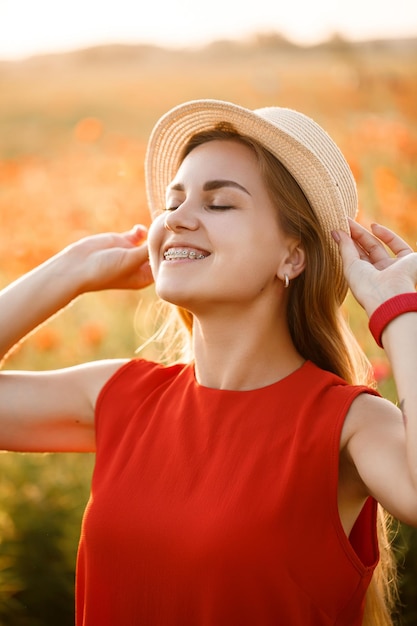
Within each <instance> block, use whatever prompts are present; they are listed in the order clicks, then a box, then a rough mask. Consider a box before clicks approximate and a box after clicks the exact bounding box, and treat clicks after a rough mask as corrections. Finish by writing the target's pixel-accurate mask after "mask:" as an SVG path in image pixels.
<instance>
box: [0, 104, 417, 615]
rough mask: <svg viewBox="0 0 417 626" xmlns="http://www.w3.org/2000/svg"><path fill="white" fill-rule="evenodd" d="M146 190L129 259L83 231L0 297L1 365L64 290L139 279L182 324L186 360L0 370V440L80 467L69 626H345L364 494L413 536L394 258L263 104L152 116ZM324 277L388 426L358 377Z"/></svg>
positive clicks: (345, 181)
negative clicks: (362, 346) (372, 378)
mask: <svg viewBox="0 0 417 626" xmlns="http://www.w3.org/2000/svg"><path fill="white" fill-rule="evenodd" d="M146 179H147V189H148V199H149V204H150V208H151V211H152V213H153V216H154V219H153V222H152V225H151V227H150V231H149V236H148V243H144V238H145V237H146V233H145V231H144V229H143V228H142V227H135V228H134V229H132V231H130V232H128V233H124V234H120V235H119V234H104V235H98V236H94V237H89V238H86V239H84V240H81V241H80V242H78V243H76V244H74V245H72V246H69V247H68V248H66V249H65V250H63V251H62V252H61V253H60V254H58V255H56V256H55V257H53V258H52V259H50V260H49V261H48V262H47V263H45V264H44V265H42V266H40V267H39V268H37V269H36V270H34V271H33V272H31V273H30V274H28V275H27V276H25V277H23V278H22V279H21V280H20V281H17V282H16V283H15V284H13V285H11V286H10V287H9V288H8V289H6V290H4V292H3V293H2V294H1V309H0V310H1V318H0V320H1V328H2V329H3V333H2V353H3V354H6V353H7V352H8V351H9V350H10V349H11V348H12V347H13V346H14V345H15V344H16V343H17V342H19V341H20V340H21V339H22V337H24V336H25V335H26V334H27V333H28V332H30V331H31V330H32V329H33V328H35V327H36V326H37V325H38V324H40V323H42V322H43V321H44V320H45V319H47V318H48V317H50V316H51V315H53V314H54V313H56V312H57V311H58V310H60V309H61V308H63V307H64V306H65V305H67V304H68V303H69V302H71V301H72V300H73V299H74V298H76V297H77V296H79V295H80V294H82V293H84V292H87V291H92V290H98V289H112V288H141V287H143V286H146V285H148V284H150V283H151V281H152V280H154V281H155V288H156V292H157V294H158V295H159V296H160V298H162V299H163V300H165V301H167V302H169V303H172V304H173V305H175V306H176V307H177V308H178V310H179V312H180V315H181V318H182V320H183V321H184V322H185V325H186V327H187V328H188V329H189V331H190V339H191V347H192V352H193V357H192V360H191V361H190V362H189V363H183V364H181V363H177V364H174V365H170V366H163V365H160V364H156V363H151V362H147V361H145V360H141V359H138V360H133V361H120V360H117V361H114V360H109V361H104V362H99V363H89V364H85V365H78V366H75V367H73V368H70V369H64V370H59V371H53V372H39V373H30V372H3V373H2V374H1V376H0V418H1V424H2V427H1V438H2V439H1V444H2V448H4V449H7V450H26V451H29V450H49V451H70V450H71V451H74V450H75V451H87V450H88V451H91V450H95V451H96V465H95V470H94V475H93V481H92V492H91V498H90V501H89V504H88V506H87V510H86V513H85V517H84V521H83V528H82V534H81V541H80V548H79V555H78V565H77V623H78V625H79V626H92V625H94V626H96V625H97V624H100V625H107V624H109V625H110V624H115V623H119V624H123V625H124V626H128V625H131V624H132V625H133V624H141V625H143V624H149V625H157V624H161V625H167V626H168V625H173V624H178V625H184V624H190V625H193V626H194V625H195V626H200V625H201V626H203V625H204V626H206V625H213V626H221V625H223V624H224V625H226V624H227V625H228V626H231V625H235V626H244V625H249V624H250V625H251V626H252V625H254V624H257V625H262V626H269V625H272V624H274V625H276V624H288V625H289V624H291V625H292V626H298V625H299V626H306V625H307V624H311V625H314V626H316V625H317V626H320V625H323V626H324V625H330V624H338V625H342V624H343V625H346V626H348V625H349V626H356V625H359V624H362V623H363V614H364V607H365V596H366V594H367V589H368V586H369V585H370V582H371V579H372V575H373V572H374V569H375V567H376V564H377V561H378V545H377V530H376V527H377V502H379V503H381V505H382V506H383V507H384V508H385V509H386V510H387V511H388V512H390V513H391V514H393V515H394V516H396V517H397V518H398V519H400V520H404V521H405V522H407V523H409V524H414V525H417V470H416V468H417V433H416V430H417V398H416V394H417V392H416V390H415V384H414V382H415V381H414V379H415V371H416V367H417V315H416V311H417V294H416V291H415V286H416V282H417V254H416V253H413V252H412V250H411V249H410V247H409V246H408V245H407V244H406V243H405V242H404V241H403V240H401V239H400V238H399V237H398V236H397V235H395V234H394V233H392V232H390V231H389V230H387V229H386V228H384V227H382V226H377V225H374V226H373V227H372V232H368V231H367V230H365V229H364V228H362V227H361V226H360V225H359V224H357V223H356V222H354V221H353V218H354V216H355V213H356V208H357V198H356V190H355V184H354V181H353V178H352V175H351V173H350V170H349V168H348V166H347V164H346V162H345V160H344V158H343V156H342V155H341V153H340V151H339V149H338V148H337V147H336V146H335V144H334V143H333V141H332V140H331V139H330V138H329V137H328V135H327V134H326V133H325V132H324V131H323V130H322V129H321V128H320V127H319V126H317V125H316V124H315V123H314V122H313V121H312V120H310V119H309V118H307V117H305V116H304V115H302V114H300V113H297V112H294V111H290V110H287V109H280V108H275V107H274V108H267V109H261V110H259V111H249V110H247V109H244V108H242V107H239V106H236V105H234V104H231V103H225V102H219V101H212V100H203V101H194V102H190V103H186V104H184V105H181V106H179V107H176V108H175V109H173V110H172V111H170V112H169V113H168V114H167V115H166V116H164V117H163V118H162V119H161V120H160V121H159V122H158V124H157V125H156V127H155V129H154V131H153V133H152V136H151V139H150V142H149V147H148V153H147V157H146ZM349 231H350V236H349ZM386 246H387V247H388V251H387V247H386ZM148 247H149V262H150V265H149V264H148V260H147V259H148ZM389 250H390V251H392V253H393V255H391V254H390V253H389ZM150 268H151V269H150ZM347 285H349V286H350V288H351V289H352V291H353V293H354V295H355V297H356V298H357V300H358V301H359V302H360V304H361V305H362V306H363V307H364V308H365V310H366V312H367V313H368V315H369V316H371V322H370V325H371V330H372V331H373V332H374V334H375V337H376V339H377V341H378V342H380V341H381V340H382V342H383V346H384V348H385V350H386V352H387V355H388V357H389V359H390V361H391V364H392V368H393V372H394V375H395V380H396V383H397V387H398V394H399V398H400V400H401V403H400V407H401V410H400V409H398V408H396V407H395V406H393V405H392V404H391V403H390V402H388V401H386V400H384V399H382V398H381V397H379V396H378V394H377V393H376V392H375V391H374V390H373V389H372V387H371V386H369V378H366V377H365V376H366V374H365V370H366V368H365V359H364V357H363V355H362V354H361V353H360V351H359V350H358V348H357V346H356V344H355V342H354V341H353V339H352V337H351V336H350V334H349V330H348V329H347V327H346V325H345V324H344V321H343V317H342V315H341V312H340V305H341V303H342V302H343V299H344V297H345V295H346V291H347ZM39 294H42V298H40V297H39ZM359 367H360V368H361V369H359ZM374 597H375V598H376V600H375V601H374V602H373V603H371V602H369V603H368V606H367V609H366V610H367V618H366V619H368V620H370V621H368V623H372V624H377V623H379V624H383V623H385V624H387V623H389V616H388V614H387V611H386V610H385V608H384V606H383V604H382V602H381V599H380V597H379V599H378V595H375V594H374Z"/></svg>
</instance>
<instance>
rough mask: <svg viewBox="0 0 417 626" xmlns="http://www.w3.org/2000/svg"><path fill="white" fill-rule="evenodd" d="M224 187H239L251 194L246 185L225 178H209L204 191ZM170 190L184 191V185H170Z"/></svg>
mask: <svg viewBox="0 0 417 626" xmlns="http://www.w3.org/2000/svg"><path fill="white" fill-rule="evenodd" d="M223 187H234V188H235V189H239V190H240V191H243V192H244V193H247V194H248V196H250V195H251V194H250V193H249V191H248V190H247V189H246V188H245V187H243V185H239V183H237V182H236V181H234V180H223V179H219V180H208V181H207V182H206V183H204V185H203V191H213V190H215V189H222V188H223ZM169 190H172V191H184V185H183V184H182V183H176V184H175V185H170V186H169V187H168V191H169Z"/></svg>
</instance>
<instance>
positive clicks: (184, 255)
mask: <svg viewBox="0 0 417 626" xmlns="http://www.w3.org/2000/svg"><path fill="white" fill-rule="evenodd" d="M208 256H209V255H208V253H204V252H201V251H200V250H194V249H192V248H169V249H168V250H167V251H166V252H164V259H165V261H174V260H177V259H191V260H195V261H199V260H200V259H205V258H206V257H208Z"/></svg>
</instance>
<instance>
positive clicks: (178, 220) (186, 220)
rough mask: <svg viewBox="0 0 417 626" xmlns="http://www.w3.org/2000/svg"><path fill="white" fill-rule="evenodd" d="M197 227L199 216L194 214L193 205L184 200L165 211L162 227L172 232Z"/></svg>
mask: <svg viewBox="0 0 417 626" xmlns="http://www.w3.org/2000/svg"><path fill="white" fill-rule="evenodd" d="M198 227H199V218H198V216H197V214H196V211H195V207H194V208H193V207H192V206H190V203H189V202H187V201H185V202H183V203H182V204H181V205H180V206H179V207H178V208H176V209H173V210H172V211H167V215H166V217H165V221H164V228H166V230H170V231H172V232H178V231H181V230H197V228H198Z"/></svg>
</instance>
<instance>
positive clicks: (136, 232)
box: [126, 224, 148, 245]
mask: <svg viewBox="0 0 417 626" xmlns="http://www.w3.org/2000/svg"><path fill="white" fill-rule="evenodd" d="M147 235H148V229H147V228H146V226H144V225H143V224H135V226H133V227H132V228H131V229H130V230H129V231H128V232H127V233H126V236H127V237H128V239H129V240H130V241H132V243H134V244H135V245H137V244H138V243H140V242H141V241H144V240H145V239H146V237H147Z"/></svg>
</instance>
